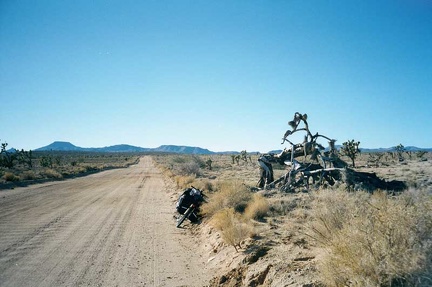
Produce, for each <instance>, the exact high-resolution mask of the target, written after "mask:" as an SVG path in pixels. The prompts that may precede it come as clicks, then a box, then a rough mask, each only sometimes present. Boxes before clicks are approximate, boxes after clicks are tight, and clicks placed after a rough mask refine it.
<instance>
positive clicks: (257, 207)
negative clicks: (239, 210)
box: [244, 193, 270, 219]
mask: <svg viewBox="0 0 432 287" xmlns="http://www.w3.org/2000/svg"><path fill="white" fill-rule="evenodd" d="M269 210H270V205H269V203H268V201H267V200H266V199H265V198H264V196H262V195H261V194H259V193H256V194H254V195H253V196H252V200H251V201H250V202H249V203H248V205H247V206H246V209H245V212H244V215H245V216H246V218H249V219H262V218H263V217H264V216H266V215H267V213H268V212H269Z"/></svg>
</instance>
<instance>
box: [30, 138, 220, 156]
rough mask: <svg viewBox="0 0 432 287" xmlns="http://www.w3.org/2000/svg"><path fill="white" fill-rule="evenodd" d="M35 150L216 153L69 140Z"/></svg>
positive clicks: (189, 149)
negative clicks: (87, 144) (86, 145)
mask: <svg viewBox="0 0 432 287" xmlns="http://www.w3.org/2000/svg"><path fill="white" fill-rule="evenodd" d="M35 151H83V152H165V153H184V154H216V152H212V151H209V150H208V149H203V148H200V147H191V146H177V145H161V146H159V147H157V148H143V147H138V146H133V145H128V144H119V145H113V146H106V147H99V148H83V147H78V146H76V145H74V144H72V143H70V142H64V141H55V142H53V143H51V144H49V145H47V146H44V147H41V148H38V149H35Z"/></svg>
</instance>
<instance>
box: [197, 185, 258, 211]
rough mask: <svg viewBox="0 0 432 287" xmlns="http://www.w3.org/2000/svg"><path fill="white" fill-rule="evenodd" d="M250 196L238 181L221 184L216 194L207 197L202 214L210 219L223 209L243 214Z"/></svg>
mask: <svg viewBox="0 0 432 287" xmlns="http://www.w3.org/2000/svg"><path fill="white" fill-rule="evenodd" d="M251 196H252V194H251V192H250V191H249V190H248V188H247V187H246V186H245V185H244V184H243V183H242V182H240V181H224V182H221V183H220V184H219V185H218V186H217V188H216V192H214V193H212V194H210V195H209V199H208V202H207V203H205V204H203V206H202V213H203V214H205V215H206V216H209V217H210V216H212V215H213V214H215V213H216V212H218V211H219V210H221V209H224V208H233V209H234V210H235V211H237V212H243V211H244V210H245V208H246V206H247V204H248V202H249V200H250V199H251Z"/></svg>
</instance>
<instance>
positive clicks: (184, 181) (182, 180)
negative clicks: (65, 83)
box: [174, 175, 195, 189]
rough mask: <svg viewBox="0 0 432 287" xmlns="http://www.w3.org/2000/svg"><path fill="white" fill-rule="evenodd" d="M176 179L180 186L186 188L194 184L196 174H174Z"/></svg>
mask: <svg viewBox="0 0 432 287" xmlns="http://www.w3.org/2000/svg"><path fill="white" fill-rule="evenodd" d="M174 181H175V183H176V185H177V187H178V188H181V189H182V188H186V187H189V186H191V185H192V183H193V182H194V181H195V176H192V175H186V176H184V175H176V176H174Z"/></svg>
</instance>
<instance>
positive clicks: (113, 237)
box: [0, 157, 211, 287]
mask: <svg viewBox="0 0 432 287" xmlns="http://www.w3.org/2000/svg"><path fill="white" fill-rule="evenodd" d="M172 193H173V190H170V191H167V188H166V185H165V181H164V177H163V175H162V174H161V173H160V172H159V171H158V170H157V169H155V168H154V165H153V162H152V160H151V158H150V157H143V158H141V160H140V163H139V164H137V165H134V166H131V167H129V168H126V169H116V170H110V171H105V172H101V173H98V174H93V175H90V176H87V177H82V178H77V179H71V180H65V181H61V182H51V183H45V184H39V185H34V186H30V187H25V188H17V189H14V190H7V191H4V190H3V191H0V286H3V287H5V286H204V285H206V282H207V280H208V279H209V274H208V272H207V271H206V270H205V269H204V265H205V264H204V262H203V260H202V259H201V257H200V256H199V254H197V252H195V251H194V242H193V241H191V240H188V238H189V236H188V235H189V231H188V230H187V229H177V228H176V227H175V224H174V219H173V214H174V213H173V211H174V206H173V203H172V199H170V194H172ZM210 275H211V274H210Z"/></svg>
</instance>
